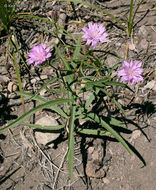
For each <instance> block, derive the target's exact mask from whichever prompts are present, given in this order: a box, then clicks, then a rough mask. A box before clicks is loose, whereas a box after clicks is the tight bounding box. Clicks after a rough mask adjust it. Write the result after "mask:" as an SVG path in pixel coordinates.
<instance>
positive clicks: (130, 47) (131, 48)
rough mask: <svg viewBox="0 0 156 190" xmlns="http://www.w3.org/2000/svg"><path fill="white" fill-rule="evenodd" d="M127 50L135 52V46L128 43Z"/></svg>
mask: <svg viewBox="0 0 156 190" xmlns="http://www.w3.org/2000/svg"><path fill="white" fill-rule="evenodd" d="M129 49H130V50H132V51H133V50H135V45H134V44H133V43H130V44H129Z"/></svg>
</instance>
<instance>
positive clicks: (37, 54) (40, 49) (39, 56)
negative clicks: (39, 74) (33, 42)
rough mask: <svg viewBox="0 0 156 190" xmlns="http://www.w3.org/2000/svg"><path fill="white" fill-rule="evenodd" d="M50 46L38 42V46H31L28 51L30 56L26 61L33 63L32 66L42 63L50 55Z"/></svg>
mask: <svg viewBox="0 0 156 190" xmlns="http://www.w3.org/2000/svg"><path fill="white" fill-rule="evenodd" d="M49 51H50V47H48V48H46V44H45V43H43V44H40V45H38V46H33V47H32V49H31V51H30V52H29V53H28V56H29V57H30V58H29V59H28V60H27V62H28V63H33V62H34V63H35V64H34V66H37V65H38V64H41V63H43V62H44V61H46V59H47V58H49V57H51V53H49Z"/></svg>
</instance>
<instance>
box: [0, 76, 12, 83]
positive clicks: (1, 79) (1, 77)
mask: <svg viewBox="0 0 156 190" xmlns="http://www.w3.org/2000/svg"><path fill="white" fill-rule="evenodd" d="M9 81H10V79H9V78H8V77H6V76H3V75H2V76H0V82H1V83H7V82H9Z"/></svg>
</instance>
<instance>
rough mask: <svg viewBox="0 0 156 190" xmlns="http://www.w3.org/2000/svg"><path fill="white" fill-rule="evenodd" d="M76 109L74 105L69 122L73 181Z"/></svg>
mask: <svg viewBox="0 0 156 190" xmlns="http://www.w3.org/2000/svg"><path fill="white" fill-rule="evenodd" d="M75 109H76V107H75V106H74V105H72V108H71V116H70V121H69V138H68V148H69V150H68V164H69V177H70V179H72V176H73V165H74V135H73V132H74V121H75Z"/></svg>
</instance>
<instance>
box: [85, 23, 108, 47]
mask: <svg viewBox="0 0 156 190" xmlns="http://www.w3.org/2000/svg"><path fill="white" fill-rule="evenodd" d="M82 30H83V32H84V35H83V36H82V38H83V39H87V43H86V45H90V44H91V47H92V48H95V47H96V44H97V43H98V42H107V39H106V37H107V36H108V33H106V32H105V31H106V29H105V27H104V26H103V25H102V24H96V23H95V24H92V23H91V22H89V23H88V27H86V26H84V27H83V28H82Z"/></svg>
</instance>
